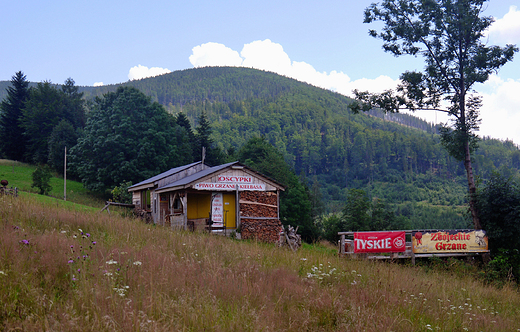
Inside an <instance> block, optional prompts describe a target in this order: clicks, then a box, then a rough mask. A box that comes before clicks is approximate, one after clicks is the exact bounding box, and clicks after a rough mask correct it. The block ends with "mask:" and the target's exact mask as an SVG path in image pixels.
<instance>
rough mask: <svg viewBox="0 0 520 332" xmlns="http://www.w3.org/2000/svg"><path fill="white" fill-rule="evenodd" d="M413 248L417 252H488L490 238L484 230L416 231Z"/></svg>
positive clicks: (413, 236) (413, 235)
mask: <svg viewBox="0 0 520 332" xmlns="http://www.w3.org/2000/svg"><path fill="white" fill-rule="evenodd" d="M412 248H413V252H414V253H416V254H424V253H455V252H467V253H470V252H487V251H488V239H487V236H486V232H485V231H483V230H442V231H415V232H413V233H412Z"/></svg>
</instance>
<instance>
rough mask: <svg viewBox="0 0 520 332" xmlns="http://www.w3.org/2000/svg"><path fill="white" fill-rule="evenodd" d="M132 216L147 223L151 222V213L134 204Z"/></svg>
mask: <svg viewBox="0 0 520 332" xmlns="http://www.w3.org/2000/svg"><path fill="white" fill-rule="evenodd" d="M134 216H136V217H138V218H141V219H143V220H144V222H145V223H147V224H151V223H152V222H153V220H152V214H151V213H150V212H148V211H146V210H144V209H142V208H141V207H139V206H135V208H134Z"/></svg>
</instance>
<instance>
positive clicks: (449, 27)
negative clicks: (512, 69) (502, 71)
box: [353, 0, 518, 229]
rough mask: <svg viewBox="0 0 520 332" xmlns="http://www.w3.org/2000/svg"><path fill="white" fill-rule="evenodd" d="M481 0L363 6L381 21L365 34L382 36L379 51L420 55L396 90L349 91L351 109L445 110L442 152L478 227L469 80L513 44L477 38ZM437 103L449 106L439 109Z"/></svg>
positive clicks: (480, 77)
mask: <svg viewBox="0 0 520 332" xmlns="http://www.w3.org/2000/svg"><path fill="white" fill-rule="evenodd" d="M485 3H486V0H409V1H397V0H384V1H382V2H381V3H379V4H372V5H371V6H370V7H368V8H367V9H366V10H365V20H364V22H365V23H372V22H374V21H382V22H383V23H384V27H383V28H382V30H381V31H380V32H378V31H375V30H370V35H371V36H373V37H375V38H379V39H382V40H383V42H384V43H383V49H384V50H385V51H386V52H390V53H392V54H394V55H395V56H401V55H413V56H418V55H420V56H422V57H423V58H424V60H425V64H426V67H425V69H424V71H423V72H405V73H404V74H402V75H401V77H400V79H401V84H400V85H399V86H398V88H397V90H396V91H392V90H389V91H386V92H384V93H382V94H370V93H368V92H359V91H355V94H356V97H357V99H358V100H359V101H360V102H361V103H355V104H354V105H353V110H354V111H359V110H368V109H371V108H372V107H379V108H382V109H384V110H385V111H387V112H398V111H399V110H400V109H410V110H418V109H435V110H439V111H443V112H446V113H448V114H449V115H450V116H451V118H452V122H453V123H452V126H451V128H445V129H444V130H443V132H442V137H443V142H444V145H445V147H446V148H447V150H448V152H450V153H451V154H452V155H453V156H454V157H456V158H459V159H460V160H462V161H464V167H465V169H466V175H467V182H468V191H469V206H470V211H471V215H472V218H473V224H474V227H475V228H476V229H479V228H481V223H480V218H479V214H478V209H477V207H476V204H475V202H476V197H475V193H476V186H475V180H474V175H473V167H472V163H471V153H472V149H474V148H475V147H476V141H477V136H476V135H475V133H474V132H475V130H477V129H478V125H479V121H480V120H479V117H478V114H479V113H478V109H479V107H480V98H479V97H478V96H476V95H475V94H473V92H474V91H473V90H472V87H473V86H474V84H475V83H483V82H485V81H486V80H487V79H488V78H489V75H490V74H491V73H493V72H495V71H497V70H498V69H499V68H500V67H502V66H503V65H504V64H505V63H507V62H508V61H511V60H512V59H513V56H514V54H515V52H517V51H518V48H516V47H515V46H514V45H506V46H505V47H499V46H487V45H485V44H484V42H483V37H484V33H485V31H486V29H487V28H488V27H489V26H490V25H491V23H492V22H493V18H492V17H484V16H482V12H483V9H484V5H485ZM443 102H447V103H448V104H449V106H448V107H446V108H443V107H442V106H443Z"/></svg>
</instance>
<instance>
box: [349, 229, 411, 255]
mask: <svg viewBox="0 0 520 332" xmlns="http://www.w3.org/2000/svg"><path fill="white" fill-rule="evenodd" d="M405 250H406V238H405V232H404V231H395V232H356V233H354V252H355V253H362V252H372V253H374V252H404V251H405Z"/></svg>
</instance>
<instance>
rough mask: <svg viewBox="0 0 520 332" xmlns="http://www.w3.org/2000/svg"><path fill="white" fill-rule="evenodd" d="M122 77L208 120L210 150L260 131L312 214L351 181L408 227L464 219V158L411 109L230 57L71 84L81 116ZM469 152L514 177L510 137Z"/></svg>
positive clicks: (519, 163)
mask: <svg viewBox="0 0 520 332" xmlns="http://www.w3.org/2000/svg"><path fill="white" fill-rule="evenodd" d="M7 83H8V82H7ZM4 85H5V82H1V84H0V87H2V86H4ZM7 85H8V84H7ZM121 86H125V87H135V88H137V89H138V90H140V91H141V92H143V93H144V94H146V95H148V96H150V97H151V98H152V101H154V102H157V103H159V104H162V105H163V106H164V107H165V109H166V110H167V112H168V113H169V114H171V115H174V116H177V117H178V116H179V114H182V117H183V118H186V119H187V121H188V126H190V127H193V128H195V127H197V126H199V128H200V123H199V122H200V119H201V118H202V119H203V120H204V121H206V120H207V121H208V122H209V125H210V126H211V140H208V142H207V143H209V144H211V145H212V146H213V148H214V151H216V153H217V154H219V156H217V157H215V158H216V159H215V160H232V159H233V158H236V157H237V156H238V151H239V150H240V149H241V148H242V147H243V146H244V145H246V143H247V142H248V141H249V140H250V139H252V138H258V137H262V138H263V139H265V140H266V141H267V142H268V143H270V144H272V145H273V146H274V147H275V148H276V149H277V150H278V151H279V152H280V153H281V154H282V155H283V157H284V159H285V161H286V162H287V164H288V165H289V166H290V167H291V168H292V169H293V171H294V172H295V173H296V174H297V175H298V176H299V177H300V179H301V180H302V182H304V183H305V184H306V185H307V187H308V190H309V191H310V192H311V193H312V195H313V197H316V198H319V201H320V202H321V203H320V204H318V205H321V208H320V214H327V213H339V212H341V210H342V209H343V207H344V205H345V202H346V198H347V195H348V193H349V190H352V189H359V190H363V191H364V192H365V193H366V194H367V196H368V197H370V199H379V200H382V201H384V202H385V203H386V204H388V206H389V207H390V208H391V209H392V210H393V211H394V212H395V213H396V214H397V215H400V216H404V217H406V218H408V219H409V220H410V223H411V224H410V226H411V227H415V228H463V227H467V226H468V218H467V214H466V206H465V202H466V191H467V189H466V183H465V181H466V180H465V172H464V167H463V165H462V163H461V162H458V161H456V160H455V159H453V158H452V157H450V156H449V155H448V153H447V152H446V151H445V150H444V148H443V147H442V145H441V144H440V139H439V136H438V133H437V128H436V127H435V126H434V125H432V124H430V123H427V122H425V121H423V120H421V119H419V118H417V117H414V116H410V115H406V114H389V115H386V114H384V113H382V112H378V111H375V110H374V111H371V112H369V113H367V114H365V113H362V114H354V113H352V112H351V111H350V109H349V105H350V103H351V102H352V100H351V99H349V98H347V97H345V96H343V95H340V94H337V93H334V92H331V91H327V90H323V89H320V88H317V87H314V86H312V85H309V84H305V83H301V82H298V81H296V80H293V79H289V78H286V77H283V76H280V75H277V74H274V73H270V72H264V71H260V70H255V69H248V68H230V67H208V68H199V69H188V70H183V71H177V72H173V73H170V74H166V75H162V76H157V77H153V78H147V79H142V80H137V81H129V82H127V83H124V84H120V85H108V86H103V87H78V93H82V96H83V99H84V100H86V104H85V105H86V107H85V109H86V111H85V112H86V115H87V117H88V116H89V113H90V112H92V110H93V109H95V105H96V102H95V101H96V98H97V99H99V98H103V96H105V95H107V94H108V93H115V92H116V91H117V89H118V88H120V87H121ZM98 103H99V101H98ZM185 126H186V124H185ZM188 129H189V128H188ZM195 154H196V153H195ZM193 157H194V158H197V157H198V156H197V155H195V156H193ZM219 158H220V159H219ZM473 158H474V167H475V171H476V174H477V175H478V176H479V177H480V179H481V180H485V179H486V178H489V177H490V176H491V175H492V174H493V172H495V171H499V172H500V173H502V174H506V175H508V176H513V177H518V174H519V169H520V151H519V149H518V146H516V145H515V144H513V143H512V142H510V141H505V142H504V141H499V140H495V139H491V138H483V139H482V140H481V141H480V143H479V149H478V150H477V151H476V153H475V154H474V156H473Z"/></svg>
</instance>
